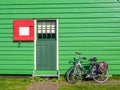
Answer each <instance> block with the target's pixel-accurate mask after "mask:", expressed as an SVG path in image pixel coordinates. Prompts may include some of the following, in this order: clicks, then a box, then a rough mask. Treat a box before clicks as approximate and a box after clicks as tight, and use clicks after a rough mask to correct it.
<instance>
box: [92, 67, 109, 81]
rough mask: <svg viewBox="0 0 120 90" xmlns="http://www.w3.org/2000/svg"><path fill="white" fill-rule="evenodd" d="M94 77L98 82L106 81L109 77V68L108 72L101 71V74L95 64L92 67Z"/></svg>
mask: <svg viewBox="0 0 120 90" xmlns="http://www.w3.org/2000/svg"><path fill="white" fill-rule="evenodd" d="M92 78H93V80H94V81H95V82H97V83H104V82H106V81H107V80H108V78H109V72H108V70H107V71H106V72H101V73H100V74H98V73H97V71H96V66H93V68H92Z"/></svg>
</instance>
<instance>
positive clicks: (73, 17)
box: [0, 0, 120, 75]
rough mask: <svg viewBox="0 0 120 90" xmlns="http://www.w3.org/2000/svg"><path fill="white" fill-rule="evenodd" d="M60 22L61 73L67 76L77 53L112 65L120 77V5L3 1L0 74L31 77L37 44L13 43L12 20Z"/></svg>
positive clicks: (108, 1)
mask: <svg viewBox="0 0 120 90" xmlns="http://www.w3.org/2000/svg"><path fill="white" fill-rule="evenodd" d="M34 18H38V19H39V18H56V19H58V20H59V25H58V28H59V69H60V73H61V74H64V73H65V72H66V70H67V69H68V68H69V67H70V66H71V65H70V64H69V61H70V60H73V58H74V56H75V55H74V53H75V52H76V51H80V52H81V53H82V54H83V55H84V56H86V57H88V58H90V57H93V56H94V57H98V59H99V61H103V60H104V61H107V62H108V63H109V69H110V74H119V75H120V68H119V67H120V3H119V2H118V1H117V0H1V1H0V74H32V71H33V69H34V43H33V42H21V44H20V43H19V42H13V20H15V19H34Z"/></svg>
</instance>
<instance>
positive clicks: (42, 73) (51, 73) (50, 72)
mask: <svg viewBox="0 0 120 90" xmlns="http://www.w3.org/2000/svg"><path fill="white" fill-rule="evenodd" d="M32 76H33V77H34V76H40V77H58V78H59V71H58V70H34V71H33V74H32Z"/></svg>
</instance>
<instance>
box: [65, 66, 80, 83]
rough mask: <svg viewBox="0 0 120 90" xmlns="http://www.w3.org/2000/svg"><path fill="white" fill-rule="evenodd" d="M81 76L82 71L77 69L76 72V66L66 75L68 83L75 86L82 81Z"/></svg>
mask: <svg viewBox="0 0 120 90" xmlns="http://www.w3.org/2000/svg"><path fill="white" fill-rule="evenodd" d="M81 75H82V71H81V69H80V68H79V67H77V68H76V70H75V66H72V67H71V68H70V69H69V70H68V72H67V74H66V79H67V82H68V83H70V84H74V83H75V82H77V81H78V80H79V79H80V77H81Z"/></svg>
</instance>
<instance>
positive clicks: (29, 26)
mask: <svg viewBox="0 0 120 90" xmlns="http://www.w3.org/2000/svg"><path fill="white" fill-rule="evenodd" d="M13 23H14V37H13V39H14V41H33V40H34V20H14V22H13Z"/></svg>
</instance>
